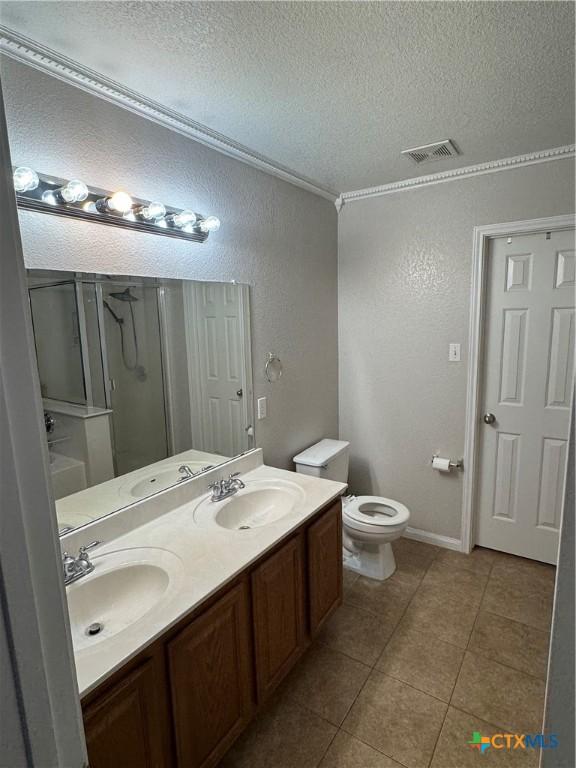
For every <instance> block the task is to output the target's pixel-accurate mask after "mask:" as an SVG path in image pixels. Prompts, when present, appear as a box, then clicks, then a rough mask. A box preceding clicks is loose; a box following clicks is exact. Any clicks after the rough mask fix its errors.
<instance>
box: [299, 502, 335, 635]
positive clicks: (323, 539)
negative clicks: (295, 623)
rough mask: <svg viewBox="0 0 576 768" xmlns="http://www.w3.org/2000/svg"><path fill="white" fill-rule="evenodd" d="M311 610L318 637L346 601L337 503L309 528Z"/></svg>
mask: <svg viewBox="0 0 576 768" xmlns="http://www.w3.org/2000/svg"><path fill="white" fill-rule="evenodd" d="M307 537H308V547H307V549H308V611H309V614H308V615H309V621H310V634H311V635H312V636H314V635H315V634H316V633H317V632H318V630H319V629H320V627H321V626H322V624H324V622H325V621H326V619H327V618H328V617H329V616H330V614H331V613H332V612H333V611H334V610H335V609H336V608H337V607H338V606H339V605H340V603H341V602H342V567H341V560H342V509H341V505H340V501H338V502H337V503H336V504H334V505H333V506H332V507H331V508H330V509H329V510H328V511H327V512H325V513H324V514H323V515H322V516H321V517H320V518H319V519H318V520H317V521H316V522H315V523H312V525H311V526H310V527H309V528H308V530H307Z"/></svg>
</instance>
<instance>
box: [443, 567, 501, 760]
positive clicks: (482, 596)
mask: <svg viewBox="0 0 576 768" xmlns="http://www.w3.org/2000/svg"><path fill="white" fill-rule="evenodd" d="M493 567H494V560H492V563H491V564H490V569H489V570H488V573H487V574H486V575H487V578H486V582H485V584H484V588H483V590H482V595H481V597H480V602H479V604H478V608H477V609H476V616H475V617H474V624H473V625H472V629H471V630H470V634H469V635H468V640H467V642H466V648H464V653H463V654H462V661H461V662H460V667H459V669H458V674H457V675H456V677H455V678H454V685H453V686H452V692H451V693H450V698H449V699H448V706H447V707H446V714H445V715H444V719H443V720H442V725H441V726H440V729H439V731H438V735H437V736H436V741H435V743H434V749H433V750H432V756H431V757H430V760H429V762H428V768H430V766H431V765H432V763H433V761H434V757H435V755H436V750H437V749H438V743H439V741H440V736H441V734H442V731H443V730H444V725H445V724H446V718H447V717H448V712H449V711H450V707H451V706H452V698H453V697H454V691H455V690H456V685H457V684H458V678H459V677H460V673H461V672H462V667H463V666H464V659H465V658H466V653H467V651H468V646H469V645H470V638H471V637H472V633H473V632H474V628H475V626H476V622H477V621H478V616H479V614H480V607H481V605H482V601H483V600H484V594H485V592H486V589H487V588H488V582H489V581H490V576H491V574H492V568H493ZM454 708H455V707H454Z"/></svg>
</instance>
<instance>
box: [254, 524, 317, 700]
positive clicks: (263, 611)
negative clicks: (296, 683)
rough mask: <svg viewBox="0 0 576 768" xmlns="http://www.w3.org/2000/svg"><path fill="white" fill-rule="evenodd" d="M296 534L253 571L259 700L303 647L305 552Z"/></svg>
mask: <svg viewBox="0 0 576 768" xmlns="http://www.w3.org/2000/svg"><path fill="white" fill-rule="evenodd" d="M303 544H304V542H303V537H302V535H298V536H296V537H294V538H293V539H291V540H290V541H288V543H287V544H284V545H283V546H282V548H281V549H279V550H278V551H277V552H276V553H275V554H273V555H270V557H268V558H267V559H266V560H265V561H264V562H263V563H262V565H259V566H258V567H257V568H256V569H255V570H254V572H253V573H252V609H253V613H254V651H255V660H256V684H257V690H258V701H259V702H262V701H264V700H265V699H266V698H267V697H268V696H269V695H270V693H272V691H273V690H274V688H276V686H277V685H278V683H279V682H280V681H281V680H282V679H283V678H284V677H285V675H286V674H287V673H288V672H289V671H290V669H291V668H292V666H293V665H294V663H295V662H296V661H297V659H298V658H299V656H300V655H301V653H302V651H303V650H304V647H305V609H304V553H303Z"/></svg>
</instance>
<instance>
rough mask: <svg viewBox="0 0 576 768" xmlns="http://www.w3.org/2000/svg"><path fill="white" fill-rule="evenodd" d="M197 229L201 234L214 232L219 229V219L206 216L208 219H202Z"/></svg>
mask: <svg viewBox="0 0 576 768" xmlns="http://www.w3.org/2000/svg"><path fill="white" fill-rule="evenodd" d="M198 227H199V228H200V231H201V232H216V231H217V230H218V229H220V219H218V218H217V217H216V216H208V218H206V219H202V221H201V222H199V224H198Z"/></svg>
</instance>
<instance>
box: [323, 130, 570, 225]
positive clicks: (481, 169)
mask: <svg viewBox="0 0 576 768" xmlns="http://www.w3.org/2000/svg"><path fill="white" fill-rule="evenodd" d="M575 155H576V145H574V144H567V145H566V146H564V147H553V148H552V149H543V150H541V151H539V152H530V153H528V154H526V155H516V156H515V157H505V158H503V159H501V160H490V161H489V162H487V163H479V164H478V165H468V166H465V167H464V168H454V169H453V170H451V171H442V172H441V173H430V174H428V175H427V176H416V177H415V178H413V179H403V180H402V181H394V182H392V183H391V184H382V185H380V186H378V187H367V188H366V189H356V190H354V191H353V192H343V193H342V194H341V195H340V197H339V198H338V200H336V202H335V205H336V208H337V210H338V211H340V209H341V208H342V206H343V205H344V204H345V203H351V202H354V201H355V200H364V199H366V198H368V197H380V196H381V195H391V194H393V193H395V192H404V191H405V190H408V189H417V188H418V187H427V186H430V185H431V184H442V183H444V182H446V181H458V180H459V179H466V178H468V177H470V176H483V175H484V174H486V173H497V172H498V171H509V170H512V169H513V168H519V167H520V168H521V167H523V166H525V165H536V164H538V163H548V162H551V161H552V160H563V159H566V158H570V157H574V156H575Z"/></svg>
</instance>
